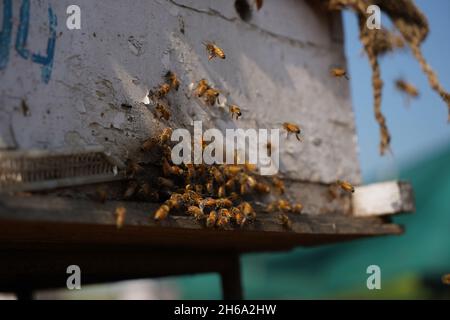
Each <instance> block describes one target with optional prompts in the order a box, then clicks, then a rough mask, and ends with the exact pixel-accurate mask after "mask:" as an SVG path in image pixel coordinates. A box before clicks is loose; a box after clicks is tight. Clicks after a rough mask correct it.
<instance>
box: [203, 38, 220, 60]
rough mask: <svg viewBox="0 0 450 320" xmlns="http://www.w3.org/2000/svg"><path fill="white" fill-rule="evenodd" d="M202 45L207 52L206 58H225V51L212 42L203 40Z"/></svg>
mask: <svg viewBox="0 0 450 320" xmlns="http://www.w3.org/2000/svg"><path fill="white" fill-rule="evenodd" d="M203 45H204V46H205V48H206V51H207V52H208V60H212V59H214V58H216V57H218V58H220V59H225V53H224V52H223V50H222V49H221V48H219V47H218V46H217V45H216V44H215V43H214V42H211V41H205V42H203Z"/></svg>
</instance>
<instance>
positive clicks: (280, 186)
mask: <svg viewBox="0 0 450 320" xmlns="http://www.w3.org/2000/svg"><path fill="white" fill-rule="evenodd" d="M272 184H273V186H274V187H275V188H276V189H277V190H278V191H279V193H280V194H283V193H284V192H285V190H286V188H285V186H284V182H283V181H282V180H281V179H280V178H277V177H274V178H273V179H272Z"/></svg>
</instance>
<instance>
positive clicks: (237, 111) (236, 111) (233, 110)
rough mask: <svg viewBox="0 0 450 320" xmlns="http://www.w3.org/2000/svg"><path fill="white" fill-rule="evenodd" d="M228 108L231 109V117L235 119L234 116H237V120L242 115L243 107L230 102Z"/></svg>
mask: <svg viewBox="0 0 450 320" xmlns="http://www.w3.org/2000/svg"><path fill="white" fill-rule="evenodd" d="M228 109H229V110H230V113H231V119H233V117H234V116H236V120H238V119H239V117H240V116H242V112H241V108H239V107H238V106H237V105H235V104H230V105H229V106H228Z"/></svg>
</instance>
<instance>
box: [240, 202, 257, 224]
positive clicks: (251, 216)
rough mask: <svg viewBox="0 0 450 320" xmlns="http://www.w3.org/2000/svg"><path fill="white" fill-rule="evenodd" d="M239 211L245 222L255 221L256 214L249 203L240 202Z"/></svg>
mask: <svg viewBox="0 0 450 320" xmlns="http://www.w3.org/2000/svg"><path fill="white" fill-rule="evenodd" d="M239 209H240V211H242V213H243V214H244V217H245V218H246V220H250V221H252V220H255V219H256V212H255V210H254V209H253V207H252V205H251V204H250V203H248V202H242V203H241V204H240V205H239Z"/></svg>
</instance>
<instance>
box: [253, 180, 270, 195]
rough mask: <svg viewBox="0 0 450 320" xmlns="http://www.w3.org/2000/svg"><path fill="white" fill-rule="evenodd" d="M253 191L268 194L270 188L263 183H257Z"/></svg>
mask: <svg viewBox="0 0 450 320" xmlns="http://www.w3.org/2000/svg"><path fill="white" fill-rule="evenodd" d="M255 190H256V191H258V192H259V193H269V192H270V187H269V186H268V185H267V184H265V183H262V182H258V183H257V184H256V186H255Z"/></svg>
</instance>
